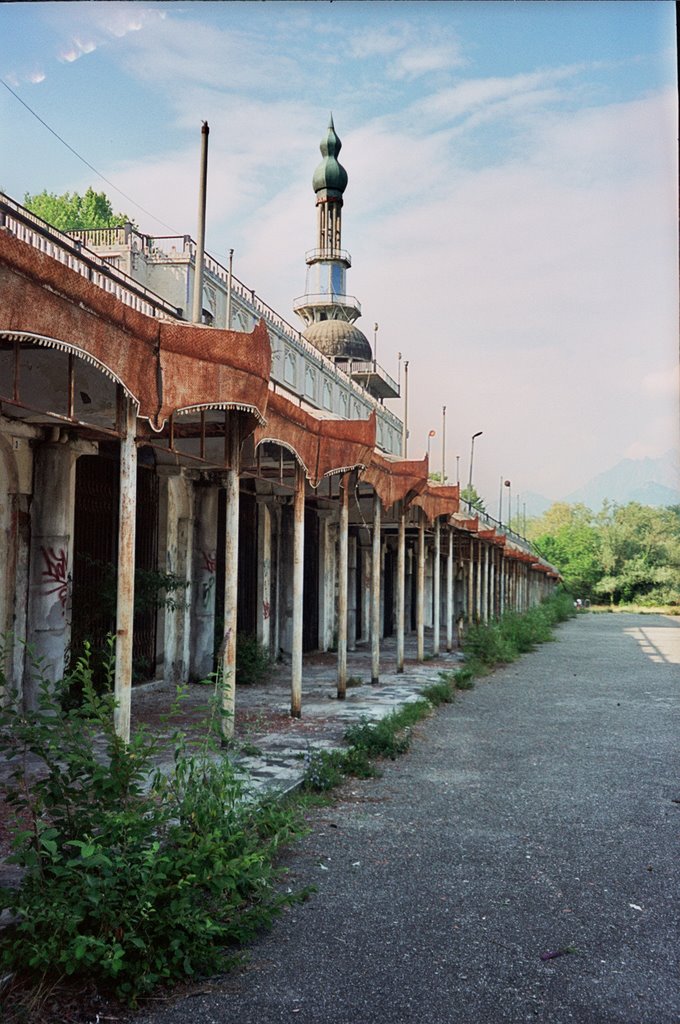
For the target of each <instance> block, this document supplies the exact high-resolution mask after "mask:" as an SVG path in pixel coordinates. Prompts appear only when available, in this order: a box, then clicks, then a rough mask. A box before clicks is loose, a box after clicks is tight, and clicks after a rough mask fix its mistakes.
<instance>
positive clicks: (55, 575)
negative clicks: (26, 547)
mask: <svg viewBox="0 0 680 1024" xmlns="http://www.w3.org/2000/svg"><path fill="white" fill-rule="evenodd" d="M40 550H41V551H42V556H43V558H44V559H45V565H46V566H47V568H46V569H43V571H42V574H43V576H44V577H45V581H46V582H47V583H48V584H49V583H54V584H56V586H54V587H52V589H51V590H46V591H45V594H46V595H49V594H56V595H57V597H58V598H59V603H60V605H61V606H62V608H65V607H66V600H67V598H68V585H69V578H68V575H67V573H66V552H65V551H64V549H63V548H59V554H56V553H55V550H54V548H43V547H41V548H40Z"/></svg>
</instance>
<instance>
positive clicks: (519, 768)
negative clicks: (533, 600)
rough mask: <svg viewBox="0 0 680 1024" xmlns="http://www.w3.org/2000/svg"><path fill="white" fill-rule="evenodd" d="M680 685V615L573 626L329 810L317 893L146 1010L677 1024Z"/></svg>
mask: <svg viewBox="0 0 680 1024" xmlns="http://www.w3.org/2000/svg"><path fill="white" fill-rule="evenodd" d="M679 697H680V620H677V619H675V620H674V619H671V618H667V617H662V616H647V615H645V616H640V615H606V614H604V615H595V614H584V615H581V616H579V617H578V619H576V620H574V621H572V622H570V623H568V624H566V625H564V626H562V627H560V629H559V631H558V640H557V642H556V643H554V644H546V645H545V646H543V647H542V648H540V649H539V650H537V651H536V652H534V653H533V654H530V655H528V656H526V657H525V658H523V659H522V660H521V661H519V662H517V663H515V664H514V665H511V666H509V667H507V668H506V669H503V670H501V671H498V672H496V673H495V674H494V675H493V676H492V677H490V678H489V679H487V680H484V681H482V682H480V683H478V684H477V687H476V688H475V690H473V691H471V692H468V693H465V694H462V695H461V696H460V697H459V698H458V699H457V701H456V703H455V704H454V705H452V706H450V707H446V708H444V709H441V710H440V711H439V712H438V713H437V714H436V715H435V716H434V717H433V718H431V719H429V720H427V721H426V722H425V723H424V724H423V725H422V726H421V727H419V729H418V738H417V739H416V741H415V743H414V745H413V748H412V750H411V752H410V753H409V754H408V755H406V756H405V757H403V758H401V759H400V760H399V761H397V762H395V763H389V764H388V765H387V767H386V770H385V772H384V775H383V777H382V778H381V779H378V780H374V781H368V782H353V783H351V784H349V785H347V786H346V787H345V788H344V789H343V790H342V791H341V792H342V796H341V800H340V802H339V803H337V804H336V805H334V806H333V807H332V808H326V809H323V810H320V811H317V812H315V815H314V829H313V832H312V833H311V834H310V835H309V836H308V837H307V838H305V839H304V840H303V841H302V842H300V843H299V844H298V845H297V846H296V847H295V849H294V851H292V853H291V854H290V856H289V858H288V860H289V865H290V868H291V884H292V885H300V884H306V883H308V882H312V883H314V884H315V885H316V886H317V887H318V892H317V894H316V895H315V896H314V897H313V898H312V899H311V900H310V901H308V902H307V903H305V904H303V905H301V906H297V907H294V908H293V909H292V910H290V911H288V912H287V913H285V914H284V916H283V917H282V918H281V920H280V921H279V922H278V923H277V925H276V926H275V927H274V929H273V931H272V932H271V933H270V934H269V935H267V936H265V937H264V938H263V939H262V940H261V941H260V942H258V943H257V944H256V945H255V946H254V947H253V948H252V950H251V954H250V962H249V964H248V966H247V967H246V968H245V969H244V970H242V971H239V972H237V973H235V974H232V975H230V976H228V977H227V978H225V979H221V980H219V981H213V982H210V983H209V984H208V985H206V986H205V990H204V991H202V992H199V993H198V994H194V995H193V996H191V997H190V998H187V999H183V1000H180V1001H179V1002H177V1003H175V1004H174V1005H170V1006H169V1007H167V1008H166V1009H164V1010H162V1011H159V1012H156V1013H155V1014H154V1015H152V1016H148V1015H146V1014H142V1015H141V1017H140V1021H142V1020H143V1021H144V1022H145V1024H189V1022H194V1021H196V1022H200V1024H216V1022H219V1024H226V1022H234V1024H236V1022H238V1024H274V1022H281V1021H286V1022H291V1021H292V1022H297V1024H326V1022H329V1024H330V1022H332V1024H350V1022H352V1024H378V1022H380V1024H416V1022H418V1024H449V1022H450V1024H486V1022H491V1024H519V1022H523V1021H544V1022H550V1024H562V1022H567V1021H576V1022H579V1024H614V1022H616V1024H671V1022H673V1024H677V1022H678V1021H680V980H679V972H678V949H679V946H680V943H679V941H678V939H679V930H678V903H677V897H678V887H679V886H678V875H679V871H678V863H679V858H678V852H679V850H678V834H679V832H680V827H679V826H680V777H679V776H678V735H679V733H680V730H679V729H678V725H679V720H680V700H679ZM566 950H571V951H570V952H567V951H566ZM556 952H560V953H561V955H559V956H556V957H554V958H551V959H542V958H541V955H542V954H547V953H556Z"/></svg>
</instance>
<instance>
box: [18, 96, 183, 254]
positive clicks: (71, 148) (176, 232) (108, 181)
mask: <svg viewBox="0 0 680 1024" xmlns="http://www.w3.org/2000/svg"><path fill="white" fill-rule="evenodd" d="M0 81H2V80H1V79H0ZM2 84H3V85H4V87H5V89H7V92H9V93H11V94H12V96H14V99H15V100H18V101H19V103H21V105H22V107H25V108H26V110H27V111H28V112H29V114H32V115H33V117H34V118H35V119H36V121H39V122H40V124H41V125H42V126H43V128H47V130H48V132H50V133H51V134H52V135H54V137H55V139H58V140H59V142H61V144H62V145H63V146H66V148H67V149H68V150H69V151H70V152H71V153H73V155H74V156H75V157H77V158H78V160H80V161H81V162H82V163H84V164H85V166H86V167H89V168H90V170H91V171H94V173H95V174H96V175H97V177H98V178H101V179H102V181H105V182H106V184H107V185H110V186H111V188H112V189H115V191H116V192H118V194H119V195H121V196H123V198H124V199H127V201H128V202H129V203H132V205H133V206H136V207H137V209H138V210H141V211H142V213H145V214H146V215H147V217H151V218H152V220H155V221H156V223H157V224H162V225H163V227H164V228H167V229H168V231H171V232H172V233H173V235H181V234H182V232H181V231H176V230H175V228H173V227H171V226H170V225H169V224H166V223H165V221H163V220H161V219H160V217H156V216H155V214H153V213H151V211H150V210H147V209H145V207H143V206H140V204H139V203H137V202H135V200H134V199H133V198H132V196H129V195H128V194H127V192H123V190H122V188H118V186H117V185H114V183H113V182H112V181H110V180H109V179H108V178H107V177H106V176H105V175H103V174H102V173H101V171H98V170H97V168H96V167H94V166H93V165H92V164H91V163H90V162H89V161H88V160H86V159H85V157H84V156H81V155H80V153H79V152H78V151H77V150H75V149H74V148H73V146H70V145H69V144H68V142H67V141H66V139H62V137H61V135H60V134H59V132H56V131H55V130H54V128H51V127H50V126H49V125H48V123H47V121H44V120H43V119H42V117H40V115H39V114H36V112H35V110H33V108H32V107H29V105H28V103H26V102H25V101H24V100H22V98H21V96H19V95H18V94H17V93H15V91H14V89H11V88H10V87H9V85H8V84H7V82H5V81H3V82H2Z"/></svg>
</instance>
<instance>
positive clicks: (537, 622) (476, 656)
mask: <svg viewBox="0 0 680 1024" xmlns="http://www.w3.org/2000/svg"><path fill="white" fill-rule="evenodd" d="M574 614H575V612H574V602H573V599H572V597H571V595H570V594H565V593H562V594H557V595H555V596H554V597H550V598H548V600H547V601H544V602H543V603H542V604H539V605H535V606H534V607H533V608H530V609H529V610H528V611H526V612H522V613H519V612H507V613H506V614H505V615H503V616H502V617H501V618H500V619H498V620H496V621H495V622H490V623H487V624H485V625H482V624H479V625H476V626H471V627H470V628H469V629H468V630H467V632H466V635H465V639H464V641H463V650H464V651H465V655H466V659H467V661H468V664H467V666H466V669H467V670H468V671H469V672H470V675H469V676H467V675H461V672H462V671H464V670H459V672H457V673H455V677H456V686H457V687H458V689H465V688H468V687H467V684H468V682H470V681H471V679H472V677H473V676H474V675H480V674H482V673H483V672H484V671H485V670H488V669H489V668H493V666H494V665H504V664H508V663H509V662H512V661H514V660H515V659H516V658H517V657H518V656H519V655H520V654H524V653H525V652H526V651H532V650H533V649H534V648H535V647H536V645H537V644H542V643H546V641H548V640H550V639H552V627H553V626H554V625H556V624H557V623H558V622H564V621H565V620H566V619H567V618H570V617H571V616H572V615H574ZM459 676H460V682H459V681H458V677H459Z"/></svg>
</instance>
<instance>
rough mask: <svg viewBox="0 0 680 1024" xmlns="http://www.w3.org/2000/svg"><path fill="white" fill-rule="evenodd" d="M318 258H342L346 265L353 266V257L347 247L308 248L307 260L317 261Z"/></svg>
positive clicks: (307, 261) (309, 261)
mask: <svg viewBox="0 0 680 1024" xmlns="http://www.w3.org/2000/svg"><path fill="white" fill-rule="evenodd" d="M317 260H342V262H343V263H344V264H345V266H346V267H351V266H352V257H351V256H350V254H349V253H348V252H347V250H346V249H333V248H328V247H327V248H325V249H308V250H307V252H306V253H305V262H306V263H315V262H316V261H317Z"/></svg>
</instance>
